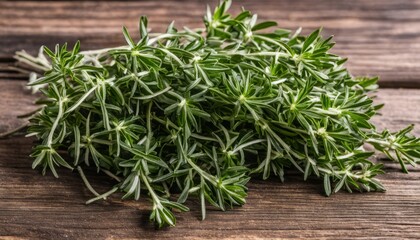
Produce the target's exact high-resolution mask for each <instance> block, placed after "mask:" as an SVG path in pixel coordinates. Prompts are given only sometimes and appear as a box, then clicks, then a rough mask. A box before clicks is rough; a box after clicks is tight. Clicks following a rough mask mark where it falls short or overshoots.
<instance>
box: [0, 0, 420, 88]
mask: <svg viewBox="0 0 420 240" xmlns="http://www.w3.org/2000/svg"><path fill="white" fill-rule="evenodd" d="M215 2H216V1H211V4H212V5H213V6H214V5H215ZM241 5H245V7H246V8H247V9H250V10H252V11H254V12H256V13H258V14H259V16H260V17H261V19H273V20H276V21H278V22H279V23H280V26H281V27H284V28H290V29H296V28H298V27H299V26H302V27H303V28H304V31H303V32H304V33H309V32H310V31H312V30H314V29H316V28H318V27H320V26H323V27H324V34H325V35H330V34H334V35H335V37H336V41H337V45H336V48H335V50H334V52H336V53H338V54H342V55H343V56H347V57H349V65H348V66H349V69H350V70H351V71H352V72H353V73H354V74H356V75H379V76H381V82H380V84H381V85H382V86H387V87H420V79H419V78H418V75H419V73H420V68H418V66H419V65H420V55H419V54H416V53H417V52H419V51H420V31H419V29H420V21H419V20H420V0H398V1H395V0H372V1H363V0H356V1H334V0H322V1H317V2H316V4H315V3H312V2H309V1H294V0H285V1H277V0H260V1H244V2H235V3H234V6H233V10H234V12H238V11H239V9H240V8H239V6H241ZM204 10H205V3H203V2H201V1H188V2H177V1H140V2H139V1H136V2H113V1H105V2H95V1H83V2H73V1H60V2H51V1H47V2H31V1H28V2H26V1H22V2H21V1H19V2H15V1H0V46H2V47H1V49H0V58H11V56H12V54H13V52H15V51H16V50H20V49H27V50H29V51H31V52H36V51H37V49H38V48H39V46H41V45H44V44H45V45H47V46H50V47H51V46H53V45H54V44H56V43H64V42H69V43H74V42H75V41H76V40H78V39H80V40H81V41H82V48H83V49H92V48H101V47H111V46H117V45H120V44H123V43H124V39H123V37H122V34H121V26H122V25H126V26H128V27H129V29H130V30H132V31H135V29H137V28H136V24H137V19H138V17H139V16H140V15H148V16H149V17H150V26H151V27H152V29H153V31H163V30H164V29H165V27H166V26H167V24H169V23H170V22H171V21H172V20H176V25H177V26H179V27H181V26H184V25H188V26H189V27H201V26H202V24H201V19H202V15H203V13H204Z"/></svg>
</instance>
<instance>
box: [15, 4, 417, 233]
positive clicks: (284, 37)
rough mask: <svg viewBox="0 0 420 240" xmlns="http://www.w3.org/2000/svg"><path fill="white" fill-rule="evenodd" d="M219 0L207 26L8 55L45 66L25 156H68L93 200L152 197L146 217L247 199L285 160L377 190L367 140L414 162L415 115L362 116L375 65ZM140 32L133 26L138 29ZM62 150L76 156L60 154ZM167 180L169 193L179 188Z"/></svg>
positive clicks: (339, 185) (369, 108) (335, 182)
mask: <svg viewBox="0 0 420 240" xmlns="http://www.w3.org/2000/svg"><path fill="white" fill-rule="evenodd" d="M230 3H231V2H230V1H222V2H221V3H220V4H219V5H218V6H217V7H216V9H215V10H214V12H213V13H212V12H211V11H210V10H209V9H208V10H207V14H206V16H205V17H204V24H205V29H198V30H197V29H196V30H191V29H189V28H186V27H184V29H183V30H177V29H176V28H175V27H174V24H173V23H172V24H170V25H169V26H168V28H167V30H166V32H165V33H162V34H153V35H152V34H149V32H148V28H147V18H146V17H141V18H140V24H139V35H136V36H134V35H133V36H131V35H130V34H129V33H128V31H127V29H126V28H123V34H124V37H125V40H126V41H127V44H128V45H127V46H122V47H115V48H108V49H100V50H93V51H82V52H80V51H79V43H77V44H76V45H75V46H74V47H73V49H71V50H68V49H67V46H66V45H63V46H61V47H59V46H58V45H57V46H56V48H55V51H52V50H50V49H48V48H46V47H44V48H43V51H44V52H45V54H46V55H47V56H48V58H49V59H47V58H46V57H45V56H44V53H43V52H42V51H41V52H40V54H39V56H38V57H32V56H30V55H28V54H26V53H25V52H19V53H17V56H16V58H17V59H18V60H20V61H21V62H24V63H26V64H27V65H30V66H32V67H33V68H35V69H38V70H41V71H43V72H44V74H43V76H42V77H39V78H37V76H36V75H34V74H33V75H32V78H31V82H30V86H33V87H34V88H36V89H39V91H41V92H42V95H43V97H42V99H41V100H40V101H39V102H40V103H41V104H43V107H42V109H41V110H40V111H38V112H37V113H36V114H35V115H33V117H32V118H31V119H30V127H29V135H31V136H36V138H37V139H38V142H37V146H36V147H34V149H33V153H32V155H31V156H32V157H33V158H34V162H33V165H32V166H33V168H36V167H40V168H42V170H43V173H45V172H46V171H47V169H49V170H51V172H52V173H53V174H54V176H56V177H57V176H58V174H57V172H56V168H57V167H66V168H68V169H73V168H77V169H78V170H79V172H80V175H81V177H82V179H83V181H84V182H85V184H86V186H87V187H88V188H89V190H90V191H91V192H92V193H93V194H94V195H96V197H95V198H93V199H91V200H89V201H88V203H90V202H93V201H95V200H100V199H105V198H106V197H107V196H109V195H111V194H112V193H114V192H123V194H124V195H123V198H124V199H126V198H127V199H135V200H139V199H140V197H141V196H140V195H141V194H143V196H144V198H149V199H150V200H151V202H152V205H153V207H152V213H151V215H150V219H151V220H152V221H154V222H155V223H156V224H157V225H158V226H164V225H175V217H174V214H173V212H172V211H173V209H178V210H181V211H188V208H187V207H186V206H185V205H184V203H185V201H186V200H187V199H188V198H189V197H198V199H199V200H200V203H201V212H202V218H203V219H204V218H205V215H206V205H208V204H209V205H212V206H214V207H216V208H219V209H221V210H225V209H226V208H230V207H232V206H234V205H242V204H244V203H245V199H246V196H247V187H246V184H247V182H248V181H249V179H250V178H251V177H257V178H259V177H262V178H263V179H267V178H268V177H269V176H270V175H276V176H278V177H279V178H280V179H281V180H282V181H283V176H284V172H285V170H286V169H289V168H294V169H297V170H298V171H300V172H302V175H303V178H304V179H307V178H308V177H309V176H311V175H314V176H316V177H318V178H321V179H323V182H324V189H325V193H326V195H330V194H331V193H334V192H337V191H339V190H340V189H346V190H347V191H349V192H351V191H353V190H359V191H363V190H364V191H377V190H379V191H383V190H384V188H383V186H382V185H381V184H380V182H379V181H378V180H377V179H375V176H376V175H378V174H382V173H383V171H382V170H381V168H382V165H381V164H376V163H374V162H372V161H371V160H370V159H369V157H370V156H372V154H373V152H370V151H366V150H364V148H363V145H364V144H371V145H372V146H374V147H375V148H376V149H377V150H379V151H381V152H384V153H385V154H386V155H387V156H388V157H389V158H390V159H392V160H394V161H397V162H399V164H400V165H401V167H402V169H403V170H404V171H406V167H405V165H406V164H411V165H415V164H416V162H419V159H420V144H419V142H420V140H419V139H418V138H415V137H413V136H412V135H410V131H411V130H412V128H413V127H412V126H409V127H408V128H406V129H403V130H401V131H399V132H395V133H391V132H389V131H387V130H385V131H384V132H382V133H379V132H377V130H375V126H374V125H373V124H372V123H371V122H370V119H371V117H372V116H374V115H375V114H376V112H377V110H378V109H379V108H380V107H381V106H380V105H379V106H375V105H373V102H372V97H371V96H370V95H368V93H369V92H371V91H372V90H375V89H376V87H377V85H376V82H377V78H358V77H353V76H352V75H351V74H350V73H349V72H348V71H347V70H346V69H345V68H344V67H343V65H344V63H345V61H346V59H343V58H341V57H339V56H336V55H334V54H331V53H329V50H330V49H331V48H332V47H333V45H334V43H333V42H331V37H329V38H326V39H324V38H323V37H322V36H321V35H320V30H316V31H315V32H313V33H312V34H310V35H309V36H302V35H300V34H299V31H298V32H296V33H294V34H291V32H290V31H289V30H285V29H279V28H276V29H275V30H274V31H270V32H267V31H261V30H264V29H266V28H269V27H274V26H276V23H275V22H261V23H257V15H252V14H251V13H250V12H249V11H246V10H242V12H241V13H240V14H238V15H237V16H231V15H229V14H228V13H227V10H228V8H229V6H230ZM137 39H139V40H138V41H137ZM62 150H67V151H68V153H69V155H70V156H71V157H72V158H73V160H71V159H70V157H69V158H68V157H67V155H66V157H63V156H62V152H63V151H62ZM89 166H90V167H95V168H96V169H97V170H98V171H102V172H104V173H106V174H108V175H109V176H111V177H113V178H114V179H115V180H116V184H115V185H114V186H113V187H112V188H111V190H110V191H108V192H106V193H102V194H100V193H97V192H96V191H95V190H94V189H93V188H92V187H91V185H90V184H89V182H88V180H87V179H86V177H85V174H84V173H83V170H82V169H84V168H86V167H89ZM173 193H178V194H177V195H176V197H175V198H174V196H173Z"/></svg>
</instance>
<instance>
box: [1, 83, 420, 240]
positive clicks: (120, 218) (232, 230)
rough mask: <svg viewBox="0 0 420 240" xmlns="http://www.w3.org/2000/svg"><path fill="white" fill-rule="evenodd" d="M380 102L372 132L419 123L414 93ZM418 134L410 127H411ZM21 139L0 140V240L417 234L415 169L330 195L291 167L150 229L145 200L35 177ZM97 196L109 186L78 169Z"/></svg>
mask: <svg viewBox="0 0 420 240" xmlns="http://www.w3.org/2000/svg"><path fill="white" fill-rule="evenodd" d="M23 86H24V82H21V81H0V99H1V101H2V102H1V104H0V112H1V114H0V116H1V118H0V129H1V130H3V131H4V130H7V129H8V128H10V127H11V126H16V124H18V123H17V122H16V119H15V116H16V115H20V114H23V113H25V112H26V111H29V110H32V109H34V107H33V105H32V102H33V100H34V99H35V97H34V96H32V95H30V94H29V93H28V92H27V91H25V90H24V88H23ZM377 95H378V98H377V102H378V103H379V102H384V103H385V104H386V106H385V108H384V109H383V111H382V112H383V116H380V117H379V116H378V117H375V119H374V122H375V123H376V124H378V125H379V127H380V128H383V127H385V126H386V127H388V128H390V129H392V130H397V129H400V128H402V127H404V126H405V125H407V124H408V123H417V124H419V123H420V111H417V108H418V107H417V106H419V105H420V90H391V89H385V90H380V91H379V92H378V94H377ZM415 133H416V134H417V135H420V128H419V127H416V128H415ZM32 140H33V139H30V138H23V137H15V138H9V139H3V140H0V238H2V237H6V238H7V237H10V238H12V237H13V238H25V239H26V238H31V239H64V238H65V239H92V238H99V239H105V238H106V239H121V238H138V239H198V238H203V239H225V238H227V239H261V238H265V239H279V238H281V239H296V238H300V239H309V238H311V239H312V238H313V239H375V238H377V239H401V238H404V239H419V238H420V169H419V168H417V169H414V168H410V169H409V170H410V174H403V173H401V171H400V170H399V166H398V164H395V163H389V162H386V165H385V170H386V171H387V174H386V175H383V176H381V177H380V179H381V180H382V182H383V184H384V185H385V187H386V188H387V189H388V191H387V192H386V193H365V194H360V193H354V194H349V193H346V192H340V193H338V194H335V195H333V196H331V197H328V198H327V197H324V196H323V195H322V182H321V181H319V180H316V179H311V180H310V181H308V182H304V181H303V180H302V176H300V175H299V174H297V173H296V172H294V171H290V172H288V173H287V174H286V182H285V183H284V184H281V183H280V182H279V180H277V179H270V180H267V181H262V180H253V181H252V182H251V183H250V184H249V197H248V199H247V204H246V205H244V206H243V207H236V208H234V209H233V210H229V211H227V212H220V211H216V210H211V209H210V210H208V213H207V219H206V220H205V221H200V220H199V218H200V210H199V207H198V206H199V203H198V201H196V200H191V201H189V202H188V205H189V206H190V207H191V211H190V212H187V213H176V216H177V220H178V222H177V226H176V227H175V228H168V229H164V230H160V231H156V230H155V229H154V228H153V226H152V225H151V224H150V223H149V222H148V216H149V211H148V208H149V204H150V203H149V202H147V201H146V200H145V199H141V200H140V201H139V202H134V201H120V200H119V198H118V196H114V197H112V198H111V200H110V201H109V202H105V201H102V202H97V203H94V204H91V205H88V206H86V205H85V204H84V202H85V201H86V200H88V199H89V198H91V197H92V195H91V193H90V192H89V191H88V190H87V189H86V188H85V186H84V184H83V182H82V180H81V179H80V178H79V176H78V174H77V173H76V172H70V171H68V170H65V169H60V178H59V179H55V178H54V177H53V176H52V175H51V174H47V176H41V174H39V172H37V171H34V170H32V169H31V168H30V165H31V161H32V160H31V159H30V158H29V157H28V154H29V153H30V150H31V147H32ZM87 175H88V177H89V179H90V180H91V183H92V185H93V186H94V187H95V188H96V190H97V191H99V192H105V191H107V190H108V189H109V188H110V187H111V186H112V184H113V182H112V181H111V180H110V179H109V178H108V177H104V176H102V175H100V174H99V175H98V174H96V173H95V172H93V171H92V172H88V173H87Z"/></svg>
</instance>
